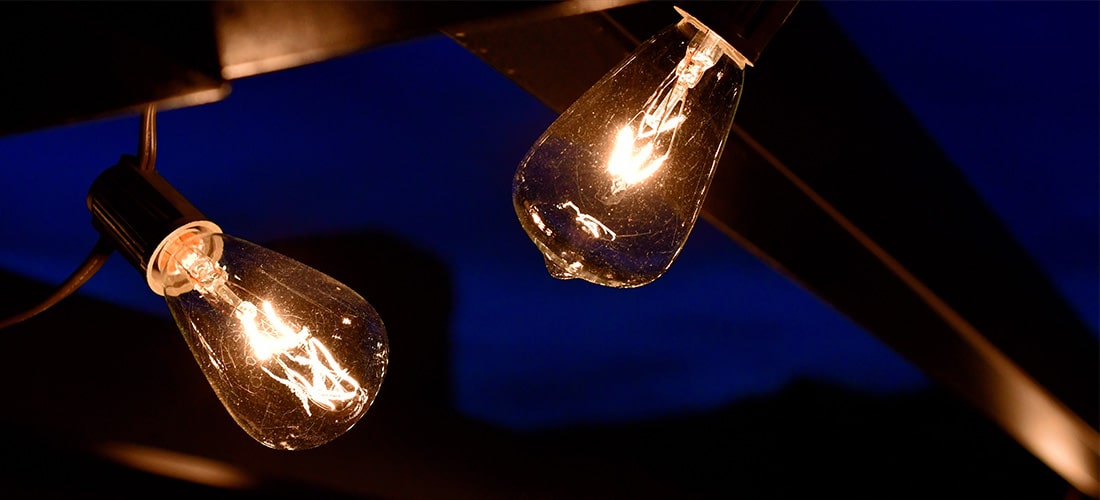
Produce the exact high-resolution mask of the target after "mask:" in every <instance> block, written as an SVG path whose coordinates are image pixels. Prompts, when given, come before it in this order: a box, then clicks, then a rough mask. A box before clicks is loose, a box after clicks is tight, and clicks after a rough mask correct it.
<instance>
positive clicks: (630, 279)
mask: <svg viewBox="0 0 1100 500" xmlns="http://www.w3.org/2000/svg"><path fill="white" fill-rule="evenodd" d="M731 51H733V49H732V48H731V47H729V45H728V44H727V43H725V41H723V40H722V39H721V38H720V37H718V36H717V35H715V34H714V33H713V32H710V31H709V30H707V29H706V28H705V26H702V24H701V23H698V21H695V20H694V19H692V18H690V16H686V17H685V19H684V20H682V21H680V22H679V23H677V24H676V25H673V26H670V27H668V28H666V29H665V30H663V31H661V32H660V33H658V34H657V35H655V36H654V37H653V38H650V39H649V40H647V41H646V42H645V43H643V44H642V45H641V46H639V48H638V49H637V50H636V51H635V52H634V53H633V54H631V55H630V56H629V57H628V58H627V59H626V60H625V61H623V62H622V63H620V64H619V66H617V67H616V68H615V69H613V70H612V71H611V72H609V73H608V74H607V75H606V76H604V77H603V78H602V79H601V80H600V81H599V82H598V83H596V85H594V86H593V87H592V88H591V89H589V90H588V91H587V92H586V93H585V94H584V95H582V96H581V97H580V99H578V100H577V101H576V102H575V103H574V104H573V105H572V106H570V107H569V109H567V110H566V111H565V112H564V113H562V115H561V116H560V117H559V118H558V119H557V120H556V121H554V123H553V124H552V125H551V126H550V127H549V128H548V129H547V130H546V132H545V133H543V135H542V136H541V137H540V138H539V139H538V140H537V141H536V142H535V144H534V146H532V148H531V150H530V151H529V152H528V153H527V156H526V157H525V158H524V159H523V161H522V162H521V163H520V166H519V168H518V169H517V171H516V175H515V179H514V182H513V186H512V201H513V204H514V206H515V209H516V215H517V216H518V218H519V220H520V223H521V224H522V226H523V228H524V230H525V231H526V232H527V235H528V236H530V238H531V240H532V241H533V242H534V243H535V245H536V246H537V247H538V248H539V250H540V251H541V252H542V254H543V257H544V259H545V262H546V266H547V269H548V270H549V271H550V274H551V275H553V276H554V277H557V278H561V279H570V278H581V279H584V280H586V281H589V282H592V283H596V284H600V285H605V286H611V287H621V288H629V287H637V286H642V285H645V284H647V283H650V282H652V281H653V280H655V279H657V278H658V277H660V276H661V275H662V274H664V272H665V271H666V270H668V268H669V267H670V266H671V265H672V262H673V261H674V260H675V259H676V257H677V255H679V253H680V250H681V249H682V248H683V245H684V243H685V242H686V241H687V237H688V235H689V234H690V232H691V229H692V227H693V226H694V225H695V221H696V220H697V219H698V217H699V211H700V209H701V208H702V203H703V200H704V198H705V196H706V193H707V189H708V188H709V187H710V182H711V178H712V177H713V174H714V169H715V166H716V164H717V162H718V159H719V157H720V156H721V152H722V147H723V146H724V145H725V140H726V137H727V136H728V135H729V132H730V129H731V127H732V126H733V116H734V112H735V111H736V108H737V102H738V100H739V99H740V96H741V87H742V84H743V82H744V71H743V67H744V66H743V62H742V63H741V64H739V63H738V62H737V61H736V60H735V58H738V59H741V58H740V54H736V52H735V51H734V52H733V53H732V54H731ZM741 60H742V61H743V59H741Z"/></svg>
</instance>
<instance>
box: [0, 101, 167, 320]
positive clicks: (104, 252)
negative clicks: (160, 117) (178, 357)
mask: <svg viewBox="0 0 1100 500" xmlns="http://www.w3.org/2000/svg"><path fill="white" fill-rule="evenodd" d="M156 158H157V125H156V106H154V105H152V104H150V105H147V106H145V108H144V109H142V112H141V127H140V130H139V132H138V168H139V169H140V170H153V168H154V166H155V164H156ZM114 250H115V246H114V244H113V243H112V242H111V241H110V240H109V239H108V238H105V237H103V236H100V237H99V240H97V241H96V243H95V245H94V246H93V247H92V250H91V251H90V252H88V256H87V257H86V258H85V259H84V262H82V263H81V264H80V266H78V267H77V268H76V269H75V270H74V271H73V272H72V274H70V275H69V277H68V278H65V281H62V282H61V283H60V284H59V285H57V287H55V288H54V291H53V292H52V293H51V294H50V295H48V296H47V297H46V298H44V299H43V300H42V301H40V302H38V303H37V304H35V305H34V306H32V307H30V308H28V309H26V310H24V311H21V312H19V313H16V314H13V315H11V316H8V317H6V318H4V319H2V320H0V330H2V329H5V328H8V327H10V326H12V325H16V324H19V323H22V322H24V321H26V320H28V319H30V318H33V317H34V316H37V315H38V314H40V313H42V312H43V311H46V310H48V309H50V308H51V307H53V306H55V305H57V304H58V303H59V302H61V301H62V300H65V298H66V297H68V296H69V295H72V294H73V293H74V292H76V291H77V290H78V289H80V287H81V286H83V285H84V283H87V282H88V280H89V279H91V278H92V276H94V275H95V274H96V272H98V271H99V269H100V268H102V267H103V264H104V263H105V262H107V259H108V258H110V256H111V254H112V253H114Z"/></svg>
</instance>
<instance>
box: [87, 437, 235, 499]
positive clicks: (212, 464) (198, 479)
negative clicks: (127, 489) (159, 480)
mask: <svg viewBox="0 0 1100 500" xmlns="http://www.w3.org/2000/svg"><path fill="white" fill-rule="evenodd" d="M99 452H100V453H101V454H102V455H103V456H105V457H107V458H108V459H111V460H114V461H115V462H118V463H120V464H123V465H126V466H129V467H132V468H134V469H137V470H141V471H145V472H148V473H151V474H156V475H159V476H165V477H171V478H174V479H180V480H183V481H190V482H192V483H198V484H205V485H207V486H214V487H216V488H229V489H237V490H241V489H247V488H253V487H255V486H256V483H257V481H256V480H255V479H253V478H252V477H251V476H249V475H248V474H247V473H245V472H244V471H242V470H240V469H237V468H236V467H233V466H231V465H228V464H225V463H222V462H217V461H214V460H210V459H207V458H202V457H197V456H194V455H186V454H183V453H176V452H172V451H168V450H163V449H160V448H151V447H148V446H139V445H135V444H127V443H106V444H103V445H101V446H100V447H99Z"/></svg>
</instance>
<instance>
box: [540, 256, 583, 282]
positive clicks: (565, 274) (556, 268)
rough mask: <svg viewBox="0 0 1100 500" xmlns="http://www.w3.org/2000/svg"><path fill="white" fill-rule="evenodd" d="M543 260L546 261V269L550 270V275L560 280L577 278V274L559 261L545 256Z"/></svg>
mask: <svg viewBox="0 0 1100 500" xmlns="http://www.w3.org/2000/svg"><path fill="white" fill-rule="evenodd" d="M543 260H544V261H545V262H546V270H547V271H549V272H550V276H553V277H555V278H557V279H559V280H571V279H576V278H577V275H575V274H573V273H572V272H570V271H569V270H568V269H566V268H564V267H562V266H560V265H558V263H556V262H554V261H552V260H550V258H549V257H543ZM578 264H579V263H578Z"/></svg>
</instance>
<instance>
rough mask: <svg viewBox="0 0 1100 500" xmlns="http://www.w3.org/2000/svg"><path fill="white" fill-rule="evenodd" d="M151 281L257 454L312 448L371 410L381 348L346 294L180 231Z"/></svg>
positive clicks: (271, 258) (382, 365)
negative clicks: (264, 449) (258, 446)
mask: <svg viewBox="0 0 1100 500" xmlns="http://www.w3.org/2000/svg"><path fill="white" fill-rule="evenodd" d="M161 246H162V249H159V250H158V252H157V254H156V255H155V257H154V258H155V259H156V260H155V266H156V267H155V272H154V273H153V275H155V276H156V278H157V279H158V280H159V281H160V282H161V283H162V284H163V286H164V297H165V300H166V301H167V302H168V308H169V309H171V311H172V316H173V317H174V318H175V320H176V324H177V325H178V326H179V328H180V331H181V332H183V337H184V339H185V340H186V341H187V344H188V346H189V347H190V348H191V352H192V353H193V354H194V356H195V360H196V361H197V362H198V364H199V366H200V367H201V368H202V371H203V373H204V374H205V375H206V379H207V380H208V381H209V382H210V385H211V387H213V388H214V392H215V393H216V394H217V395H218V398H219V399H221V401H222V404H224V405H225V407H226V408H227V409H228V410H229V413H230V414H231V415H232V416H233V419H234V420H236V421H237V423H238V424H239V425H240V426H241V427H242V428H243V429H244V430H245V431H246V432H247V433H248V434H249V435H250V436H252V437H253V438H255V439H256V440H257V441H259V442H260V443H263V444H264V445H266V446H268V447H270V448H275V449H284V450H296V449H306V448H313V447H316V446H319V445H322V444H324V443H327V442H329V441H331V440H333V439H335V438H336V437H338V436H340V435H342V434H344V433H345V432H346V431H348V429H350V428H351V427H352V426H353V425H355V423H356V422H358V421H359V418H360V417H362V416H363V414H364V413H365V412H366V411H367V409H368V408H369V407H370V405H371V403H372V402H373V401H374V397H375V395H376V394H377V393H378V389H379V386H380V385H381V383H382V379H383V377H384V376H385V374H386V364H387V361H388V353H389V342H388V340H387V337H386V329H385V327H384V326H383V324H382V320H381V319H380V318H379V317H378V313H377V312H375V310H374V308H373V307H371V305H370V304H369V303H367V301H366V300H364V299H363V297H361V296H359V294H357V293H355V292H354V291H353V290H352V289H350V288H348V287H347V286H345V285H343V284H341V283H339V282H338V281H336V280H334V279H332V278H331V277H329V276H327V275H325V274H322V273H321V272H319V271H316V270H314V269H312V268H310V267H307V266H305V265H303V264H301V263H299V262H297V261H295V260H293V259H291V258H289V257H286V256H284V255H282V254H279V253H276V252H273V251H271V250H268V249H266V248H263V247H260V246H257V245H254V244H252V243H249V242H247V241H243V240H240V239H237V238H234V237H231V236H228V235H225V234H220V233H214V232H209V231H203V230H202V228H198V229H196V228H194V227H192V228H183V229H181V230H178V231H176V232H175V233H173V234H172V235H170V236H169V237H168V238H166V239H165V243H162V245H161Z"/></svg>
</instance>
